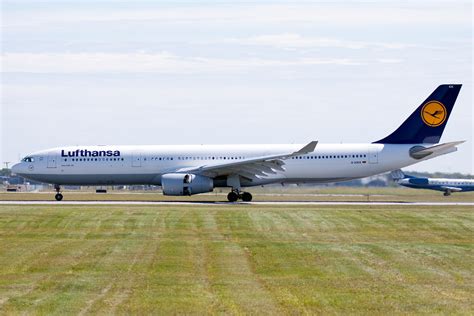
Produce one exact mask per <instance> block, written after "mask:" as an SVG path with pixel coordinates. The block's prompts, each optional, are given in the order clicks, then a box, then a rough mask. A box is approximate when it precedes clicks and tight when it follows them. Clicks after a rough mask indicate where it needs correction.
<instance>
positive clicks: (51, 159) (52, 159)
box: [47, 154, 58, 168]
mask: <svg viewBox="0 0 474 316" xmlns="http://www.w3.org/2000/svg"><path fill="white" fill-rule="evenodd" d="M57 160H58V155H57V154H48V165H47V166H48V168H56V164H57Z"/></svg>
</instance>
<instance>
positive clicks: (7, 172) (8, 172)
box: [0, 168, 12, 177]
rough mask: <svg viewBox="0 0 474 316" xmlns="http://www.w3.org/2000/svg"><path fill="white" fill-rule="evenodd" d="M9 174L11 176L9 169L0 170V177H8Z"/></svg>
mask: <svg viewBox="0 0 474 316" xmlns="http://www.w3.org/2000/svg"><path fill="white" fill-rule="evenodd" d="M11 174H12V171H11V170H10V169H7V168H3V169H2V170H0V176H3V177H7V176H10V175H11Z"/></svg>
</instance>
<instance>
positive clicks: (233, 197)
mask: <svg viewBox="0 0 474 316" xmlns="http://www.w3.org/2000/svg"><path fill="white" fill-rule="evenodd" d="M238 199H239V195H238V194H237V192H234V191H232V192H229V194H227V200H229V202H236V201H237V200H238Z"/></svg>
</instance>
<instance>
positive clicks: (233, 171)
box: [176, 141, 318, 180]
mask: <svg viewBox="0 0 474 316" xmlns="http://www.w3.org/2000/svg"><path fill="white" fill-rule="evenodd" d="M317 144H318V142H317V141H312V142H310V143H309V144H307V145H306V146H304V147H303V148H301V149H300V150H298V151H295V152H292V153H281V154H277V155H269V156H261V157H252V158H248V159H244V160H240V161H233V162H226V163H220V164H213V165H204V166H200V167H197V168H196V167H192V168H182V169H178V170H176V172H189V173H196V174H201V175H204V176H207V177H218V176H224V175H240V176H242V177H245V178H247V179H249V180H253V179H260V178H264V177H266V176H268V175H269V174H276V173H277V172H278V171H285V168H284V167H283V166H284V165H285V162H284V160H285V159H288V158H291V157H293V156H299V155H304V154H307V153H310V152H313V151H314V149H315V148H316V145H317Z"/></svg>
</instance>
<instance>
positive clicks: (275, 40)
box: [225, 33, 412, 49]
mask: <svg viewBox="0 0 474 316" xmlns="http://www.w3.org/2000/svg"><path fill="white" fill-rule="evenodd" d="M225 42H228V43H234V44H240V45H255V46H271V47H277V48H283V49H290V48H347V49H362V48H382V49H403V48H406V47H409V46H412V45H407V44H402V43H377V42H364V41H348V40H341V39H337V38H325V37H305V36H302V35H300V34H294V33H281V34H270V35H259V36H252V37H247V38H231V39H227V40H225Z"/></svg>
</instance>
